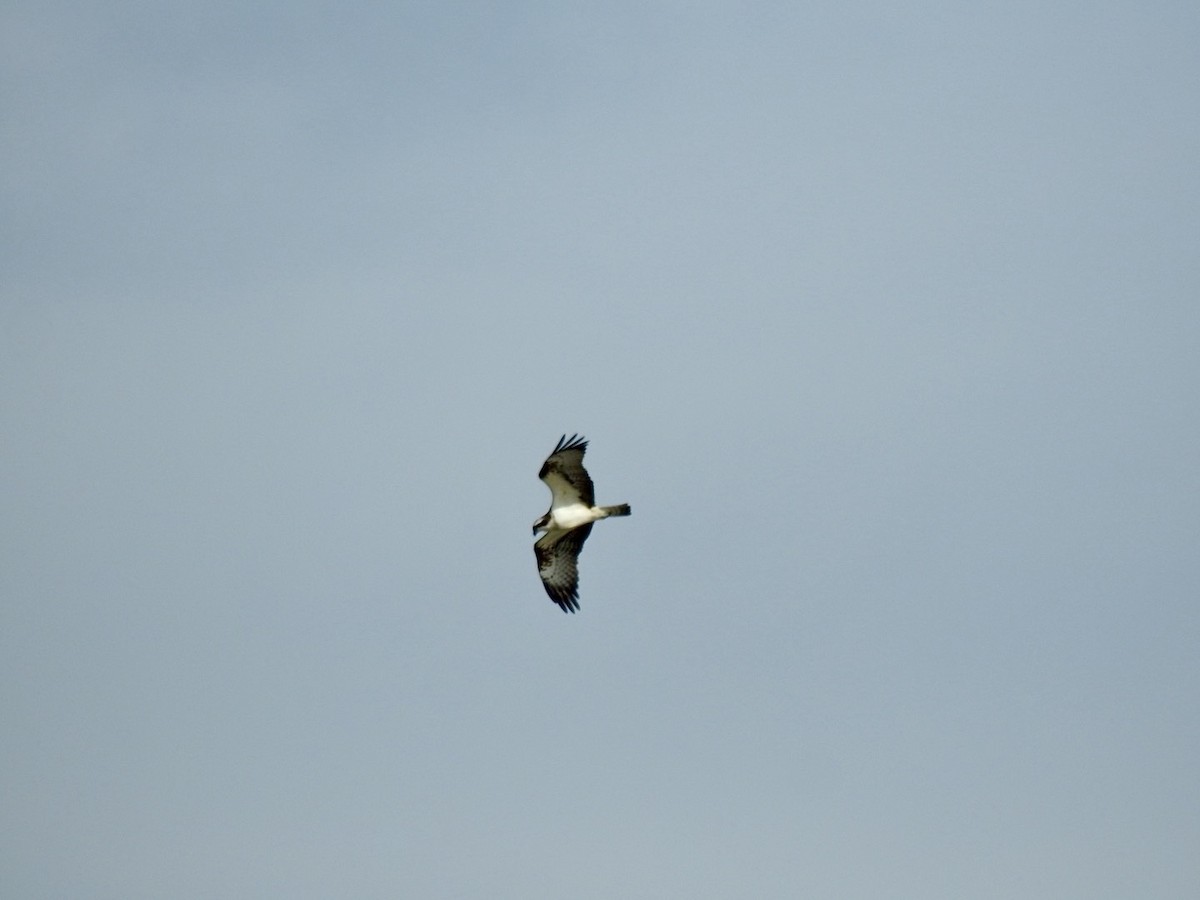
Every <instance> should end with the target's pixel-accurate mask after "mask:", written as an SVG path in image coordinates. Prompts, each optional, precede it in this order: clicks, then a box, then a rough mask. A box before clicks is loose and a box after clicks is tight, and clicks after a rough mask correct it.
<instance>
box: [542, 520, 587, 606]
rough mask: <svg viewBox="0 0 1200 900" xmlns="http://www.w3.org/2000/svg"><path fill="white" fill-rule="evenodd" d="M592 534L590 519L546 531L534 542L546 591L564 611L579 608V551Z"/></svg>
mask: <svg viewBox="0 0 1200 900" xmlns="http://www.w3.org/2000/svg"><path fill="white" fill-rule="evenodd" d="M591 533H592V523H591V522H588V523H587V524H586V525H580V526H579V527H578V528H573V529H571V530H570V531H566V532H555V533H551V534H544V535H542V537H541V538H540V539H539V540H538V542H537V543H535V544H534V545H533V553H534V555H535V556H536V557H537V564H538V574H539V575H540V576H542V584H543V585H544V586H545V588H546V593H547V594H549V595H550V599H551V600H553V601H554V602H555V603H557V604H558V605H559V606H560V607H561V608H562V611H563V612H575V610H577V609H579V564H578V563H579V553H580V551H581V550H583V542H584V541H586V540H587V539H588V535H589V534H591Z"/></svg>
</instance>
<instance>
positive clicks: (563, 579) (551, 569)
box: [533, 434, 629, 613]
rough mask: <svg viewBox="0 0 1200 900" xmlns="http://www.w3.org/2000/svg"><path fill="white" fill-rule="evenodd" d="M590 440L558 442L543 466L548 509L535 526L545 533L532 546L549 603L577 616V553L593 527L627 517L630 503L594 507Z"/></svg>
mask: <svg viewBox="0 0 1200 900" xmlns="http://www.w3.org/2000/svg"><path fill="white" fill-rule="evenodd" d="M585 450H587V441H585V440H584V439H583V438H581V437H580V436H579V435H577V434H573V435H571V437H570V438H568V437H567V436H566V435H565V434H564V435H563V436H562V437H561V438H560V439H559V441H558V446H556V447H555V448H554V452H553V453H551V454H550V455H549V456H547V457H546V461H545V462H544V463H542V470H541V471H540V472H538V478H540V479H542V481H544V482H546V486H547V487H548V488H550V494H551V500H550V509H549V510H548V511H547V512H546V514H545V515H544V516H542V517H541V518H540V519H538V520H537V521H536V522H534V523H533V533H534V535H535V536H536V535H537V533H538V532H539V531H544V532H546V533H545V534H543V535H542V536H541V537H540V538H538V540H537V542H536V543H535V544H534V545H533V553H534V555H535V556H536V557H537V564H538V574H539V575H541V576H542V584H543V585H545V587H546V593H547V594H549V595H550V599H551V600H553V601H554V602H555V603H557V604H558V605H559V606H560V607H562V611H563V612H565V613H567V612H569V613H573V612H575V611H576V610H577V609H579V568H578V560H579V552H580V551H581V550H583V542H584V541H586V540H587V539H588V535H589V534H591V533H592V523H593V522H595V521H596V520H597V519H607V518H608V517H609V516H627V515H629V504H628V503H622V504H620V505H619V506H596V505H595V504H596V492H595V488H593V487H592V479H591V478H589V477H588V473H587V470H586V469H584V467H583V453H584V451H585Z"/></svg>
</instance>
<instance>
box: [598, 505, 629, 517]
mask: <svg viewBox="0 0 1200 900" xmlns="http://www.w3.org/2000/svg"><path fill="white" fill-rule="evenodd" d="M600 511H601V512H603V513H604V515H605V516H606V517H607V516H627V515H629V504H628V503H622V504H621V505H620V506H602V507H600Z"/></svg>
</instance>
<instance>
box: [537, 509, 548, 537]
mask: <svg viewBox="0 0 1200 900" xmlns="http://www.w3.org/2000/svg"><path fill="white" fill-rule="evenodd" d="M549 527H550V513H546V514H545V515H544V516H542V517H541V518H540V519H538V520H537V521H536V522H534V523H533V534H534V536H535V537H536V536H537V533H538V532H539V531H546V530H547V529H548V528H549Z"/></svg>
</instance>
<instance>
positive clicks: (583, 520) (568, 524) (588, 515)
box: [550, 503, 596, 528]
mask: <svg viewBox="0 0 1200 900" xmlns="http://www.w3.org/2000/svg"><path fill="white" fill-rule="evenodd" d="M550 516H551V517H552V518H553V519H554V524H555V525H556V526H557V527H559V528H578V527H579V526H580V525H586V524H587V523H588V522H594V521H596V516H595V514H593V513H592V508H591V507H590V506H584V505H583V504H582V503H573V504H571V505H570V506H559V507H557V508H555V509H554V510H552V511H551V513H550Z"/></svg>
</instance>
